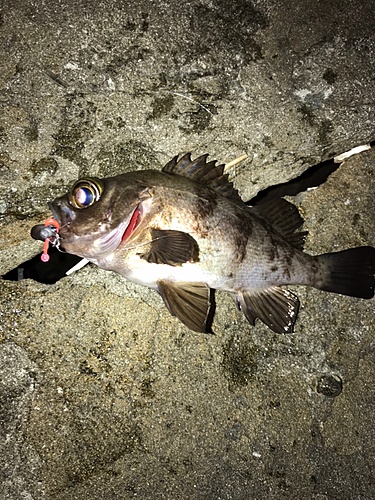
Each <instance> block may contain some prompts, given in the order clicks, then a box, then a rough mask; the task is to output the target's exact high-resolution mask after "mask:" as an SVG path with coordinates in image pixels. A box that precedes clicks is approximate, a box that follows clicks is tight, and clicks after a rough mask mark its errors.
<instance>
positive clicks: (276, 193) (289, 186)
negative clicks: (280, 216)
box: [2, 141, 375, 285]
mask: <svg viewBox="0 0 375 500" xmlns="http://www.w3.org/2000/svg"><path fill="white" fill-rule="evenodd" d="M370 145H371V146H372V147H373V146H374V145H375V141H373V142H372V143H370ZM339 166H340V163H334V162H333V160H328V161H324V162H322V163H319V164H318V165H314V166H313V167H311V168H309V169H308V170H306V171H305V172H304V173H303V174H302V175H300V176H299V177H297V178H296V179H292V180H291V181H289V182H284V183H283V184H277V185H275V186H270V187H268V188H267V189H263V190H262V191H260V192H259V193H258V194H257V195H256V196H254V198H252V199H251V200H249V201H248V202H247V203H246V204H247V205H252V206H253V205H259V204H260V203H264V202H266V201H269V200H271V199H274V198H281V197H283V196H287V195H289V196H295V195H297V194H298V193H301V192H303V191H306V189H308V188H312V187H316V186H320V185H321V184H323V183H324V182H325V181H326V180H327V179H328V177H329V176H330V175H331V174H332V173H333V172H334V171H335V170H337V169H338V168H339ZM49 255H50V260H49V262H46V263H44V262H42V261H41V260H40V255H37V256H36V257H34V258H32V259H30V260H28V261H26V262H24V263H23V264H21V265H20V266H19V267H17V268H15V269H12V271H9V272H8V273H7V274H5V275H4V276H2V278H3V279H6V280H11V281H20V280H22V279H26V278H29V279H32V280H34V281H38V282H39V283H45V284H49V285H50V284H53V283H56V282H57V281H59V280H60V279H61V278H63V277H64V276H65V275H66V272H67V271H68V270H69V269H71V268H72V267H73V266H74V265H75V264H77V262H79V261H80V260H81V258H80V257H76V256H75V255H70V254H67V253H61V252H59V251H57V250H56V248H50V250H49Z"/></svg>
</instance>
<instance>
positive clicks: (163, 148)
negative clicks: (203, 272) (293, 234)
mask: <svg viewBox="0 0 375 500" xmlns="http://www.w3.org/2000/svg"><path fill="white" fill-rule="evenodd" d="M290 5H291V4H290V2H287V1H285V2H275V3H273V2H270V1H269V2H267V1H259V2H253V3H249V2H234V3H233V2H232V3H231V4H230V5H229V6H228V5H226V4H222V3H220V2H218V1H215V2H198V1H196V2H190V3H188V4H184V5H182V4H180V3H178V2H170V3H168V4H167V3H165V2H145V1H144V2H142V1H141V2H127V3H125V2H113V3H110V2H106V3H100V2H96V3H95V4H94V3H92V4H91V3H89V2H67V1H66V0H65V1H63V2H54V1H51V2H48V3H46V4H44V3H42V2H16V1H13V2H10V1H8V2H3V4H2V6H1V16H0V50H1V58H0V67H1V71H0V86H1V90H0V103H1V108H0V113H1V123H0V146H1V149H0V175H1V186H0V212H1V214H2V215H1V221H0V222H1V227H0V258H1V260H0V266H1V274H4V273H6V272H7V271H9V270H10V269H12V268H14V267H17V266H18V265H19V264H20V263H22V262H23V261H24V260H26V259H28V258H30V257H31V256H33V255H35V254H37V253H38V251H40V246H41V245H40V243H38V242H34V241H32V240H31V239H30V237H29V230H30V228H31V227H32V226H33V225H34V224H36V223H40V222H41V221H43V220H44V218H45V216H46V215H48V213H49V212H48V209H47V205H46V202H47V201H48V199H51V198H53V197H55V196H56V195H57V194H61V193H63V192H65V191H66V189H67V187H68V186H69V185H70V184H71V183H72V182H73V181H74V180H76V179H77V178H78V177H79V176H80V175H82V174H90V175H99V176H103V175H110V174H115V173H119V172H121V171H125V170H131V169H139V168H150V167H151V168H160V167H161V166H162V165H163V164H164V163H165V162H166V161H167V160H168V159H169V158H170V157H171V156H173V155H174V154H176V153H178V152H182V151H188V150H192V151H194V153H196V154H199V153H205V152H209V153H210V154H211V155H212V156H213V157H216V158H218V159H219V160H221V161H228V160H230V159H233V158H234V157H236V156H239V155H240V154H242V153H243V152H246V153H247V154H248V155H249V160H247V162H245V163H244V164H243V165H241V166H238V167H236V169H235V170H234V171H233V172H232V176H233V178H234V181H235V183H236V186H237V187H238V189H239V190H240V192H241V193H242V195H243V196H244V199H248V198H250V197H251V196H253V195H255V194H256V193H257V192H258V191H259V190H260V189H262V188H265V187H267V186H269V185H271V184H275V183H281V182H285V181H286V180H288V179H291V178H294V177H295V176H296V175H298V174H299V173H301V172H302V171H304V170H305V169H306V168H307V167H308V166H310V165H313V164H314V163H317V162H319V161H321V160H324V159H327V158H330V157H332V156H333V155H335V154H338V153H341V152H343V151H345V150H347V149H350V148H351V147H352V146H355V145H358V144H362V143H365V142H368V141H373V140H374V137H375V132H374V125H373V124H374V109H375V108H374V88H373V85H374V60H375V59H374V38H375V37H374V32H373V19H374V12H373V11H374V7H373V4H372V2H369V1H368V2H347V3H345V4H342V5H340V8H338V7H337V4H336V3H334V2H324V3H320V2H315V1H309V2H302V1H299V2H294V3H293V7H290ZM374 156H375V155H374V152H373V150H370V151H369V152H366V153H362V154H361V155H360V156H357V157H355V158H352V159H350V160H348V161H347V162H345V163H344V164H343V165H342V166H341V167H340V168H339V169H338V170H337V171H336V172H335V173H334V174H332V175H331V176H330V178H329V179H328V181H327V182H326V183H325V184H324V185H322V186H320V187H319V188H318V189H316V190H313V191H309V192H308V193H303V194H301V195H299V196H298V197H297V200H296V201H297V203H298V204H299V205H300V207H301V210H302V211H303V213H304V216H305V219H306V223H305V228H306V229H308V230H309V238H308V241H307V244H306V249H307V250H308V251H309V252H311V253H320V252H326V251H333V250H340V249H343V248H347V247H350V246H359V245H365V244H371V245H375V241H374V235H375V218H374V208H373V207H374V204H373V193H374V189H375V186H374V183H375V181H374V163H375V158H374ZM295 291H296V292H297V293H298V296H299V298H300V300H301V303H302V305H303V307H302V309H301V311H300V313H299V317H298V320H297V323H296V328H295V333H294V334H293V335H290V336H279V335H276V334H273V333H272V332H270V331H269V330H268V329H267V328H266V327H265V326H263V325H262V324H260V323H259V322H258V323H257V324H256V326H255V327H254V328H252V327H250V326H249V325H248V324H247V323H246V321H245V320H244V318H243V317H242V316H241V314H240V313H238V312H237V311H236V309H235V307H234V303H233V299H232V297H230V296H229V295H227V294H225V293H220V294H217V312H216V317H215V322H214V331H215V332H216V335H215V336H209V335H200V334H194V333H192V332H189V331H188V330H186V328H185V327H183V326H182V325H181V324H180V323H178V321H177V320H176V319H174V318H171V317H170V316H169V314H168V312H167V311H166V310H165V308H164V306H163V304H162V303H161V300H160V299H159V298H158V297H157V295H156V294H155V293H153V292H151V291H148V290H146V289H144V288H139V287H136V286H134V285H132V284H130V283H127V282H125V281H124V280H123V279H121V278H120V277H119V276H116V275H114V274H111V273H105V272H103V271H100V270H98V269H96V268H94V267H87V268H85V269H83V270H81V271H80V272H79V273H76V274H75V275H72V276H71V277H69V278H68V277H67V278H64V279H63V280H61V281H60V282H58V283H57V284H56V285H53V286H47V285H42V284H38V283H35V282H32V281H29V280H24V281H20V282H8V281H5V280H2V282H1V290H0V295H1V308H0V314H1V315H0V328H1V344H0V351H1V361H0V370H1V372H2V373H1V377H0V382H1V407H0V410H1V413H0V421H1V427H0V429H1V434H0V439H1V446H2V451H1V453H0V463H1V467H0V474H1V486H0V488H1V489H0V497H1V498H4V499H6V500H8V499H9V500H10V499H11V500H18V499H23V498H25V499H33V500H39V499H43V500H44V499H58V500H63V499H64V500H65V499H68V500H69V499H86V498H94V499H103V500H104V499H105V500H112V499H120V498H121V499H127V498H133V497H137V498H142V499H146V500H148V499H157V498H167V499H176V498H181V499H185V498H186V499H202V498H205V499H206V498H207V499H215V500H216V499H233V500H237V499H250V498H267V499H282V498H285V499H305V498H306V499H310V498H311V499H316V500H323V499H346V498H348V499H349V498H350V499H367V498H374V497H375V484H374V479H373V478H374V466H375V463H374V461H375V453H374V445H373V443H374V425H373V414H374V400H375V398H374V396H375V394H374V387H375V384H374V373H373V366H374V361H375V359H374V357H375V353H374V342H373V338H374V331H375V328H374V314H373V311H374V301H373V300H372V301H363V300H359V299H353V298H348V297H342V296H336V295H332V294H326V293H323V292H319V291H316V290H311V289H306V288H302V287H300V288H296V289H295ZM341 384H342V391H341Z"/></svg>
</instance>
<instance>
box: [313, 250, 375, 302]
mask: <svg viewBox="0 0 375 500" xmlns="http://www.w3.org/2000/svg"><path fill="white" fill-rule="evenodd" d="M318 260H319V261H321V262H322V263H324V264H323V265H324V267H325V269H326V273H324V275H325V278H324V279H323V281H322V283H319V285H317V288H319V289H320V290H325V291H327V292H335V293H341V294H343V295H350V296H352V297H361V298H362V299H371V298H372V297H373V296H374V285H375V277H374V274H375V248H372V247H358V248H350V249H349V250H344V251H342V252H336V253H325V254H323V255H319V256H318Z"/></svg>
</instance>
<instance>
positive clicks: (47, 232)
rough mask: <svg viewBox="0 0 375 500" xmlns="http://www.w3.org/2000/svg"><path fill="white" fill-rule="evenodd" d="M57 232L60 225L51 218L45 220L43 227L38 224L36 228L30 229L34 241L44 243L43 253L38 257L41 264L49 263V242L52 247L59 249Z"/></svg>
mask: <svg viewBox="0 0 375 500" xmlns="http://www.w3.org/2000/svg"><path fill="white" fill-rule="evenodd" d="M59 230H60V224H59V223H58V222H57V220H55V219H52V218H48V219H46V221H45V223H44V226H43V224H38V225H37V226H34V227H33V228H32V230H31V236H32V237H33V238H34V240H41V241H44V246H43V253H42V255H41V256H40V259H41V260H42V261H43V262H48V261H49V255H48V246H49V243H50V241H51V240H52V241H51V244H52V245H53V246H55V247H57V248H58V247H59V239H60V237H59V234H58V233H59Z"/></svg>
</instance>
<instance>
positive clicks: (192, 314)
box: [157, 280, 211, 333]
mask: <svg viewBox="0 0 375 500" xmlns="http://www.w3.org/2000/svg"><path fill="white" fill-rule="evenodd" d="M157 284H158V291H159V293H160V295H161V296H162V298H163V300H164V303H165V305H166V306H167V309H168V311H169V312H170V313H171V314H172V316H177V318H178V319H179V320H180V321H181V322H182V323H183V324H184V325H185V326H187V327H188V328H190V330H193V331H194V332H202V333H207V319H208V316H209V312H210V308H211V289H210V287H209V286H208V285H207V284H206V283H189V282H185V281H179V282H173V281H167V280H158V282H157Z"/></svg>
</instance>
